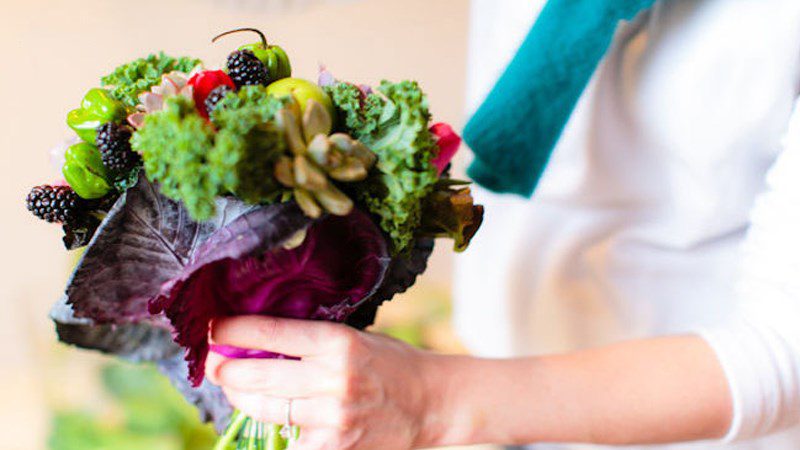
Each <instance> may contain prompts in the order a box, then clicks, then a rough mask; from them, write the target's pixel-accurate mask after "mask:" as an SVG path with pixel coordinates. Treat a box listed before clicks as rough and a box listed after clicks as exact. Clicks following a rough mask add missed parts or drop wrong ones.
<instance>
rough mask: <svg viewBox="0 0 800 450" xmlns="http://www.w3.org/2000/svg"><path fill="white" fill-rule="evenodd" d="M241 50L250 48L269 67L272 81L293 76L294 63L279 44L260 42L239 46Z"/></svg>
mask: <svg viewBox="0 0 800 450" xmlns="http://www.w3.org/2000/svg"><path fill="white" fill-rule="evenodd" d="M239 50H250V51H251V52H253V53H254V54H255V55H256V58H258V59H259V60H260V61H261V62H262V63H264V65H265V66H266V67H267V73H268V74H269V81H270V83H272V82H274V81H278V80H282V79H284V78H289V77H291V76H292V64H291V62H289V56H288V55H286V52H285V51H283V49H282V48H280V47H278V46H277V45H267V44H266V43H262V42H258V43H255V44H247V45H243V46H241V47H239Z"/></svg>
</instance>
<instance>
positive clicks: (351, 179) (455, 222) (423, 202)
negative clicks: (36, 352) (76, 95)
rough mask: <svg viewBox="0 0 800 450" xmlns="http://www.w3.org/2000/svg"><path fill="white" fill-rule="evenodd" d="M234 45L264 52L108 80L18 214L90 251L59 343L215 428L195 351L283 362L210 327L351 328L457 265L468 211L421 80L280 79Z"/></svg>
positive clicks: (271, 59)
mask: <svg viewBox="0 0 800 450" xmlns="http://www.w3.org/2000/svg"><path fill="white" fill-rule="evenodd" d="M243 30H247V31H256V32H257V33H259V36H260V37H261V41H260V42H257V43H255V44H249V45H244V46H242V47H240V48H239V49H237V50H235V51H234V52H233V53H231V55H230V56H229V57H228V59H227V62H226V65H225V67H224V68H223V69H222V70H207V69H205V68H203V66H202V64H201V63H200V61H199V60H196V59H193V58H187V57H181V58H173V57H170V56H167V55H165V54H163V53H161V54H158V55H151V56H149V57H147V58H142V59H138V60H135V61H133V62H130V63H128V64H125V65H123V66H120V67H118V68H117V69H115V70H114V71H113V72H112V73H111V74H110V75H108V76H106V77H104V78H103V79H102V84H101V87H98V88H95V89H93V90H91V91H90V92H89V93H88V94H87V95H86V96H85V97H84V99H83V102H82V103H81V106H80V108H78V109H76V110H75V111H72V112H71V113H70V115H69V117H68V124H69V125H70V127H72V128H73V129H74V130H75V131H76V134H77V135H78V137H79V138H80V139H78V140H75V141H74V142H72V143H71V145H70V146H69V147H68V148H66V149H64V150H63V151H60V152H59V157H58V158H56V160H57V161H58V163H59V164H62V165H63V170H62V172H63V174H64V178H65V179H66V180H67V184H66V185H65V184H64V183H58V184H55V183H54V184H52V185H42V186H37V187H35V188H34V189H33V190H32V191H31V193H30V194H29V196H28V199H27V205H28V209H29V210H31V212H33V213H34V214H35V215H37V216H38V217H40V218H42V219H44V220H47V221H50V222H56V223H60V224H61V225H62V226H63V229H64V231H65V239H64V242H65V245H66V246H67V248H69V249H75V248H79V247H83V246H85V247H86V249H85V252H84V254H83V256H82V258H81V260H80V262H79V264H78V265H77V267H76V269H75V271H74V272H73V274H72V277H71V278H70V280H69V283H68V285H67V288H66V291H65V295H64V296H63V297H62V298H61V300H60V301H59V302H58V303H57V304H56V306H55V307H54V308H53V311H52V313H51V316H52V318H53V320H54V321H55V323H56V329H57V332H58V335H59V338H60V339H61V340H62V341H63V342H65V343H68V344H73V345H76V346H79V347H82V348H88V349H95V350H99V351H102V352H106V353H110V354H114V355H117V356H119V357H122V358H126V359H130V360H134V361H149V362H154V363H156V364H158V365H159V367H161V368H162V370H163V371H164V372H165V373H167V374H168V375H170V377H171V378H172V380H173V382H174V383H175V384H176V386H177V387H178V388H180V389H181V390H182V391H183V392H184V394H185V395H186V396H187V398H189V399H190V400H191V401H193V402H194V403H195V404H196V405H197V406H198V408H199V410H200V411H201V413H202V415H203V418H204V419H206V420H213V421H214V422H215V424H216V425H217V427H218V429H220V430H223V429H225V425H226V424H227V423H229V421H230V419H231V415H232V413H233V412H232V411H231V408H230V406H229V405H228V403H227V401H226V400H225V398H224V396H223V395H222V394H221V392H220V390H219V389H218V388H216V387H214V386H212V385H210V384H207V383H204V381H203V374H204V365H205V359H206V356H207V355H208V352H209V351H215V352H220V353H223V354H225V355H227V356H232V357H239V358H291V357H292V355H275V354H269V353H265V352H253V351H249V350H246V349H236V348H209V344H208V340H207V336H208V330H209V324H210V322H211V321H212V320H213V319H215V318H218V317H225V316H235V315H244V314H264V315H272V316H277V317H288V318H296V319H308V320H327V321H335V322H342V323H347V324H349V325H351V326H354V327H358V328H365V327H367V326H369V325H370V324H372V323H373V321H374V319H375V315H376V313H377V310H378V308H379V307H380V305H381V304H382V303H383V302H384V301H387V300H390V299H391V298H392V297H393V296H395V295H396V294H398V293H401V292H403V291H405V290H406V289H408V288H409V287H410V286H411V285H413V284H414V282H415V280H416V278H417V276H418V275H420V274H421V273H422V272H424V270H425V266H426V263H427V259H428V257H429V256H430V254H431V252H432V250H433V245H434V238H437V237H447V238H451V239H452V240H453V241H454V249H455V250H457V251H462V250H464V249H466V247H467V246H468V244H469V241H470V239H471V238H472V236H473V235H474V234H475V232H476V231H477V230H478V228H479V226H480V224H481V221H482V216H483V209H482V207H480V206H476V205H474V204H473V201H472V197H471V195H470V193H469V188H468V187H467V183H465V182H462V181H458V180H453V179H451V178H450V176H449V164H450V160H451V159H452V158H453V156H454V154H455V153H456V151H457V150H458V148H459V146H460V143H461V140H460V138H459V137H458V136H457V134H456V133H455V132H454V131H453V129H452V128H451V127H449V126H448V125H446V124H441V123H439V124H435V125H433V126H431V124H430V122H431V117H430V113H429V111H428V105H427V98H426V96H425V94H424V93H423V92H422V90H421V89H420V88H419V86H418V85H417V83H415V82H411V81H403V82H399V83H391V82H387V81H384V82H382V83H381V84H380V85H379V86H377V87H376V88H374V89H372V88H368V87H365V86H359V85H355V84H352V83H347V82H341V81H338V80H336V79H335V78H334V77H333V76H332V75H331V74H330V73H329V72H327V71H325V72H323V73H322V74H321V76H320V83H319V84H317V83H313V82H310V81H307V80H302V79H299V78H292V77H291V64H290V62H289V59H288V56H287V55H286V53H285V52H284V51H283V50H282V49H281V48H280V47H278V46H275V45H270V44H268V43H267V41H266V38H264V36H263V34H261V33H260V32H258V31H257V30H252V29H243ZM243 30H234V31H243ZM225 34H229V33H223V35H225ZM234 418H235V419H236V420H233V421H232V423H233V424H232V425H230V426H228V427H227V429H226V433H225V435H224V438H223V439H222V440H221V443H220V445H219V447H218V448H221V449H222V448H228V447H226V446H227V445H229V444H230V443H231V442H234V443H235V442H238V445H244V444H243V443H244V442H245V441H246V442H247V443H248V445H249V444H252V445H264V443H265V442H266V441H258V442H256V437H255V435H256V433H255V431H254V430H261V429H263V428H261V427H260V424H255V423H251V422H252V421H249V419H246V418H242V417H241V416H239V415H234ZM248 427H250V428H248ZM258 434H259V436H261V433H258ZM273 434H274V433H273ZM262 438H263V439H264V440H268V441H269V442H271V443H272V444H270V445H273V447H269V448H280V445H285V442H283V441H282V440H281V439H280V438H279V437H276V436H275V435H270V436H269V437H265V436H261V437H259V438H258V439H262ZM281 442H283V444H280V445H279V444H276V443H281ZM231 448H232V447H231ZM248 448H250V447H248ZM253 448H257V447H253ZM258 448H263V447H258Z"/></svg>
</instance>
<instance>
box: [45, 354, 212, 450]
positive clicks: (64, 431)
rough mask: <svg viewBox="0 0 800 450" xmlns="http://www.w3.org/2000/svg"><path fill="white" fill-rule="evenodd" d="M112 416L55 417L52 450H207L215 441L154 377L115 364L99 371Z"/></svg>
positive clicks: (147, 369) (148, 370) (141, 368)
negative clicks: (110, 402)
mask: <svg viewBox="0 0 800 450" xmlns="http://www.w3.org/2000/svg"><path fill="white" fill-rule="evenodd" d="M102 380H103V386H104V388H105V390H106V391H107V392H108V394H109V395H110V396H111V398H112V399H113V404H112V409H113V411H112V413H110V414H98V413H89V412H86V411H61V412H58V413H56V414H55V417H54V421H53V429H52V432H51V435H50V439H49V444H48V448H49V449H50V450H210V449H211V448H213V446H214V442H215V441H216V438H217V435H216V433H214V430H213V429H212V428H211V426H210V425H205V424H203V423H201V422H200V420H199V418H198V415H197V411H196V410H195V409H194V408H193V407H192V406H191V405H189V404H188V403H187V402H186V401H185V400H184V399H183V397H182V396H181V395H180V394H179V393H178V392H177V391H176V390H175V389H173V387H172V386H171V385H170V383H169V381H168V380H167V379H166V378H165V377H163V376H162V375H161V374H159V373H158V371H157V370H156V369H155V368H153V367H151V366H148V365H131V364H125V363H113V364H110V365H108V366H106V367H104V368H103V371H102Z"/></svg>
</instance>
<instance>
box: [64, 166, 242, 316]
mask: <svg viewBox="0 0 800 450" xmlns="http://www.w3.org/2000/svg"><path fill="white" fill-rule="evenodd" d="M252 208H253V207H252V206H249V205H246V204H244V203H243V202H241V201H238V200H232V199H227V198H223V199H220V200H219V201H218V204H217V210H218V211H219V213H218V214H217V216H216V217H215V218H214V219H212V220H210V221H208V222H204V223H197V222H194V221H193V220H191V219H190V218H189V215H188V213H187V212H186V210H185V209H184V208H183V206H182V205H181V204H180V203H178V202H175V201H172V200H170V199H168V198H166V197H164V196H163V195H161V193H160V192H159V191H158V188H157V187H156V185H154V184H152V183H150V182H149V181H147V179H145V178H144V177H142V178H141V179H140V181H139V183H138V184H137V185H136V186H135V187H133V188H131V189H129V190H128V191H127V193H126V194H125V195H123V196H122V197H121V198H120V200H119V201H117V203H116V204H115V205H114V207H113V208H112V209H111V211H110V212H109V214H108V217H106V219H105V220H104V221H103V223H102V224H101V225H100V227H99V228H98V230H97V232H96V233H95V235H94V237H93V238H92V240H91V242H90V243H89V247H88V248H87V249H86V253H85V254H84V256H83V258H82V259H81V262H80V263H79V264H78V267H77V269H75V272H73V275H72V277H71V279H70V281H69V284H68V286H67V303H68V304H70V305H71V306H72V309H73V310H74V314H75V317H77V318H86V319H91V320H92V321H94V322H96V323H98V324H123V323H136V322H140V321H148V320H149V321H154V319H153V318H151V316H150V314H149V313H148V311H147V303H148V302H149V301H150V299H152V298H153V297H155V296H156V295H158V293H159V292H160V290H161V286H162V285H163V284H164V283H166V282H168V281H169V280H171V279H172V278H174V277H176V276H178V275H179V274H180V273H181V271H182V270H183V268H184V266H185V265H186V264H187V263H188V261H189V260H190V259H191V258H192V256H193V255H194V252H195V251H196V249H197V248H198V247H199V246H200V244H202V243H203V242H205V240H206V239H207V238H208V236H210V235H211V234H212V233H213V232H215V231H216V230H218V229H219V228H221V227H223V226H225V225H227V224H228V223H229V222H230V221H231V220H233V219H235V218H237V217H239V216H240V215H242V214H243V213H244V212H247V211H249V210H251V209H252Z"/></svg>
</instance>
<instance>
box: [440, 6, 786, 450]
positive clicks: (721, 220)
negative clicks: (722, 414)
mask: <svg viewBox="0 0 800 450" xmlns="http://www.w3.org/2000/svg"><path fill="white" fill-rule="evenodd" d="M542 3H543V2H542V0H537V1H531V0H503V1H495V0H473V6H472V18H473V22H472V35H471V43H470V48H471V50H470V78H469V93H468V94H469V104H470V109H471V110H474V109H475V108H476V107H477V106H478V104H479V103H480V101H481V100H482V99H483V98H484V96H485V95H486V94H487V93H488V91H489V89H490V88H491V87H492V85H493V84H494V81H495V80H496V79H497V77H498V76H499V74H500V73H501V71H502V69H503V68H504V66H505V64H507V62H508V61H509V60H510V58H511V57H512V56H513V53H514V51H515V49H516V47H517V45H518V44H519V43H520V42H521V40H522V38H523V37H524V36H525V33H526V32H527V31H528V30H529V28H530V26H531V24H532V23H533V21H534V19H535V16H536V14H537V12H538V10H539V9H540V8H541V5H542ZM799 91H800V1H797V0H735V1H734V0H691V1H688V0H662V1H660V2H658V3H657V4H656V6H655V7H654V8H653V9H652V10H651V11H649V12H647V13H643V14H642V15H640V17H638V18H637V19H636V20H634V21H633V22H632V23H628V24H623V25H622V26H620V27H619V29H618V32H617V35H616V37H615V40H614V44H613V46H612V49H611V51H610V52H609V54H608V55H607V57H606V59H605V61H604V62H603V64H602V65H601V67H600V68H598V70H597V72H596V73H595V76H594V79H593V81H592V83H591V85H590V86H589V88H588V89H587V90H586V92H585V93H584V95H583V97H582V99H581V100H580V102H579V105H578V107H577V109H576V111H575V113H574V115H573V116H572V118H571V120H570V123H569V124H568V125H567V128H566V130H565V132H564V134H563V136H562V138H561V140H560V142H559V144H558V146H557V148H556V151H555V153H554V155H553V158H552V161H551V164H550V166H549V168H548V171H547V172H546V173H545V176H544V178H543V179H542V182H541V184H540V186H539V188H538V190H537V192H536V194H535V195H534V198H533V199H532V200H525V199H521V198H517V197H511V196H503V195H496V194H492V193H489V192H486V191H484V190H481V189H476V191H477V192H476V195H477V197H478V200H480V201H481V202H482V203H484V204H485V205H486V208H487V214H486V221H485V224H484V227H483V229H482V230H481V232H480V233H478V236H477V237H476V239H475V241H474V243H473V245H472V246H471V247H470V249H469V250H468V251H467V252H466V253H465V254H464V255H461V256H460V257H459V258H458V259H457V267H456V280H455V286H456V288H455V298H456V311H455V313H456V316H455V317H456V319H455V321H456V325H457V327H458V329H459V331H460V334H461V335H462V337H463V339H464V341H465V342H466V343H467V345H468V346H469V347H470V348H471V349H472V350H473V351H475V352H476V353H477V354H481V355H486V356H500V357H505V356H520V355H530V354H537V353H546V352H557V351H567V350H572V349H578V348H583V347H588V346H596V345H601V344H605V343H609V342H615V341H619V340H623V339H631V338H638V337H647V336H657V335H665V334H674V333H686V332H697V333H700V334H701V335H702V336H704V337H705V338H706V339H707V340H708V341H709V342H710V343H711V344H712V346H713V347H714V349H715V350H716V351H717V354H718V355H719V358H720V360H721V362H722V364H723V366H724V368H725V371H726V374H727V376H728V378H729V381H730V385H731V389H732V392H733V397H734V404H735V412H734V416H735V419H734V423H733V425H732V428H731V430H730V433H729V436H728V437H727V438H726V441H725V443H699V444H682V445H672V446H660V447H646V448H660V449H667V448H669V449H710V448H720V449H722V448H724V449H747V450H755V449H765V450H767V449H768V450H789V449H792V450H796V449H798V448H800V429H790V430H788V431H784V432H782V433H775V432H777V431H779V430H782V429H784V428H787V427H790V426H792V425H795V424H798V423H800V111H798V112H793V110H794V105H795V101H796V99H797V97H798V94H799ZM790 124H791V126H790ZM768 433H774V434H773V435H772V436H769V437H763V438H758V439H750V438H753V437H756V436H762V435H765V434H768ZM734 441H736V442H735V443H734ZM534 448H541V449H545V448H546V449H551V448H552V449H579V448H580V449H584V448H595V447H591V446H541V447H539V446H535V447H534Z"/></svg>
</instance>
